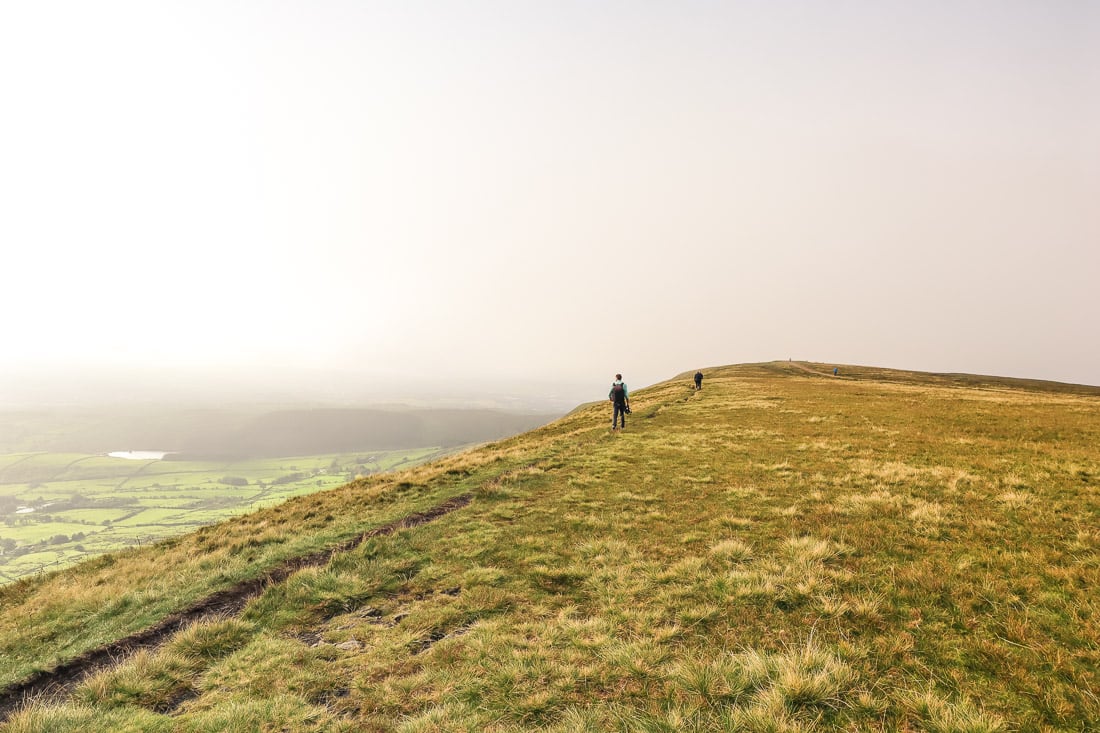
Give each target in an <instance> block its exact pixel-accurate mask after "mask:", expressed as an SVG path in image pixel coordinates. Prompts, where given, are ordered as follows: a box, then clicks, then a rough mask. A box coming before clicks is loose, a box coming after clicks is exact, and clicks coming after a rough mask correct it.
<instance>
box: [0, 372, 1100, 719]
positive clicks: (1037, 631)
mask: <svg viewBox="0 0 1100 733" xmlns="http://www.w3.org/2000/svg"><path fill="white" fill-rule="evenodd" d="M820 371H824V369H820ZM707 375H708V376H707V379H706V381H705V382H704V389H703V391H702V392H699V393H694V392H692V391H691V390H690V388H689V387H688V382H687V377H686V375H685V376H684V377H683V378H679V379H676V380H673V381H670V382H667V383H663V384H660V385H656V386H654V387H652V388H649V389H646V390H640V391H639V392H638V393H637V394H636V395H634V396H633V402H634V407H635V411H634V415H633V416H632V420H631V424H630V426H629V429H628V430H627V431H626V432H624V433H621V434H611V433H609V431H608V419H609V414H606V413H607V412H608V411H607V409H606V407H605V406H604V405H601V404H594V405H590V406H586V407H584V408H581V409H578V410H577V411H575V412H574V413H571V414H570V415H569V416H567V417H566V418H563V419H562V420H559V421H558V422H556V423H553V424H551V425H549V426H547V427H545V428H542V429H539V430H536V431H533V432H531V433H527V434H525V435H522V436H518V437H516V438H513V439H509V440H506V441H501V442H499V443H494V444H491V445H489V446H486V447H484V448H481V449H478V450H475V451H470V452H468V453H464V454H461V455H456V456H451V457H448V458H446V459H443V460H441V461H438V462H436V463H433V464H430V465H427V466H423V467H418V468H416V469H413V470H410V471H408V472H405V473H403V474H400V475H396V476H387V477H379V478H374V479H371V480H367V481H362V482H356V483H353V484H349V485H348V486H346V487H343V488H341V489H337V490H334V491H331V492H326V493H324V494H319V495H314V496H310V497H306V498H303V499H299V500H294V501H292V502H289V503H287V504H285V505H282V506H281V507H278V508H274V509H271V510H266V511H263V512H259V513H257V514H254V515H249V516H247V517H242V518H239V519H236V520H233V521H231V522H227V523H224V524H222V525H218V526H216V527H211V528H206V529H205V530H202V531H200V532H197V533H195V534H192V535H188V536H186V537H183V538H178V539H176V540H172V541H170V542H168V543H162V544H161V545H159V546H157V548H155V549H154V550H150V549H146V550H141V551H136V552H128V553H122V554H119V555H117V556H112V557H111V558H110V559H109V560H97V561H93V562H90V563H86V564H84V565H81V566H78V567H77V568H75V569H73V570H70V571H68V572H65V573H58V574H55V575H52V576H48V577H45V578H41V579H37V580H35V581H31V582H21V583H17V584H15V585H13V586H9V587H7V588H4V589H2V590H0V603H2V604H3V607H4V608H5V611H6V612H5V614H4V616H3V619H0V639H2V640H3V641H2V642H0V645H2V646H0V653H2V656H3V659H4V664H5V666H4V668H2V669H0V683H4V684H6V683H8V682H11V681H13V680H16V679H19V678H21V677H23V676H26V675H27V674H28V673H29V672H30V671H31V670H33V669H36V668H40V667H43V666H49V665H50V664H53V663H56V661H58V660H61V659H65V658H69V657H71V656H74V655H75V654H77V653H79V652H80V651H82V650H83V649H87V648H90V647H92V646H95V645H98V644H102V643H105V642H107V641H110V640H113V639H115V638H118V637H119V636H122V635H125V634H126V633H130V632H132V631H134V630H137V629H140V628H143V627H144V626H148V625H150V624H152V623H154V622H155V621H156V620H157V619H159V618H160V617H162V616H163V615H165V614H166V613H168V612H169V611H171V610H174V609H178V608H180V607H183V606H184V605H187V604H188V603H189V602H192V601H193V600H194V599H196V598H199V597H202V596H203V595H204V594H207V593H209V592H212V591H213V590H216V589H218V588H219V587H225V586H227V585H229V584H232V583H233V582H236V581H238V580H240V579H242V578H244V577H247V576H249V575H257V574H260V573H262V572H264V570H265V569H266V568H270V567H272V566H274V564H276V563H277V562H279V561H280V560H281V559H285V558H287V557H292V556H295V555H297V554H303V553H305V552H309V551H312V550H313V549H316V548H318V547H320V546H323V545H325V544H335V543H336V542H337V541H339V540H341V539H346V538H347V537H350V536H353V535H354V534H356V533H358V532H361V531H363V530H364V529H367V528H369V527H370V526H377V525H379V524H382V523H384V522H386V521H390V520H392V519H393V518H395V517H397V516H401V515H403V514H406V513H409V512H411V511H417V510H423V509H424V508H426V507H428V506H431V505H434V504H437V503H439V502H440V501H442V500H444V499H446V498H449V497H452V496H457V495H459V494H462V493H467V492H472V493H473V495H474V500H473V502H472V503H471V504H470V505H469V506H467V507H465V508H463V509H461V510H460V511H456V512H454V513H452V514H449V515H447V516H446V517H442V518H440V519H439V520H438V521H435V522H432V523H430V524H425V525H423V526H420V527H417V528H415V529H409V530H405V531H401V532H398V533H395V534H393V535H391V536H388V537H379V538H375V539H371V540H369V541H368V542H366V543H364V544H363V545H362V546H360V547H358V548H357V549H355V550H353V551H350V552H347V553H342V554H339V555H337V556H335V557H334V558H333V559H332V561H331V562H330V563H329V564H327V565H326V566H323V567H320V568H311V569H307V570H303V571H301V572H299V573H297V574H295V575H293V576H291V577H290V578H288V579H287V580H286V581H284V582H282V583H279V584H276V585H274V586H272V587H270V588H269V589H268V590H267V591H266V592H265V593H264V594H263V595H261V596H260V597H258V598H256V599H255V600H254V601H253V602H251V603H250V604H249V605H248V606H247V607H246V609H245V611H244V612H243V614H242V615H240V617H236V618H226V619H223V620H220V621H215V622H207V623H203V624H200V625H197V626H195V627H192V628H190V629H187V630H184V631H182V632H180V633H178V634H176V635H175V636H174V637H173V638H172V639H171V640H170V641H168V643H167V644H166V645H164V646H163V647H162V648H159V649H157V650H152V651H147V652H141V653H139V654H137V655H136V656H134V657H132V658H130V659H129V660H127V661H125V662H123V663H121V664H119V665H117V666H116V667H114V668H112V669H108V670H105V671H103V672H101V673H99V674H96V675H94V676H92V677H91V678H89V679H87V680H85V681H84V682H83V683H82V684H81V685H80V686H79V687H78V688H77V689H76V691H75V693H74V694H73V696H72V697H71V699H70V700H68V701H67V702H64V703H62V704H57V705H52V706H51V705H41V706H32V707H31V708H29V709H28V710H26V711H24V712H22V713H19V714H17V715H16V716H15V717H13V718H12V719H11V720H10V721H9V723H8V726H7V727H8V728H9V729H10V730H12V731H46V730H49V731H70V730H71V731H77V730H81V731H91V730H104V731H106V730H112V731H119V730H135V731H138V730H140V731H157V730H163V731H215V730H218V731H221V730H240V731H246V730H263V729H270V730H282V729H294V730H346V731H352V730H376V731H407V732H409V733H412V732H416V731H431V730H448V731H451V730H470V731H480V730H494V731H513V730H515V731H518V730H531V729H545V730H560V731H573V730H629V731H634V730H638V731H649V730H652V731H657V730H669V731H672V730H749V731H753V730H759V731H809V730H928V731H955V730H968V731H993V730H1081V731H1085V730H1090V729H1095V728H1096V727H1097V726H1098V725H1100V701H1098V699H1097V697H1096V694H1095V693H1094V692H1093V690H1096V689H1100V671H1098V670H1100V615H1098V613H1097V612H1098V611H1100V609H1098V605H1100V602H1098V600H1097V598H1096V593H1095V589H1096V588H1097V587H1100V530H1098V529H1097V527H1098V526H1100V521H1098V520H1100V395H1097V394H1093V393H1090V391H1089V390H1087V389H1080V390H1070V391H1064V390H1061V391H1060V390H1054V389H1044V388H1043V386H1042V385H1037V384H1018V385H1017V384H1014V383H1005V382H1004V381H1003V380H1002V381H994V380H990V381H983V380H981V379H980V378H970V379H966V380H962V379H961V378H960V377H958V376H957V375H944V376H934V375H921V374H916V373H902V372H890V371H888V370H871V369H860V368H857V367H849V368H845V369H844V370H843V373H842V375H841V378H836V379H834V378H831V377H822V376H818V375H815V374H813V373H810V372H807V371H805V370H804V369H802V368H798V367H797V366H796V365H790V364H785V363H776V364H764V365H744V366H736V367H726V368H721V369H715V370H707Z"/></svg>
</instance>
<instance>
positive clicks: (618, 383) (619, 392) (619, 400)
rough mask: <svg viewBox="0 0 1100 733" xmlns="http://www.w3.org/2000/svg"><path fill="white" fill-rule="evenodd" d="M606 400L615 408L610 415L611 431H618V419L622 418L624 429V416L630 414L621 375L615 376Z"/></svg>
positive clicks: (627, 397) (624, 384)
mask: <svg viewBox="0 0 1100 733" xmlns="http://www.w3.org/2000/svg"><path fill="white" fill-rule="evenodd" d="M607 399H609V400H611V404H613V405H614V406H615V409H614V411H613V412H612V414H611V429H612V430H618V429H619V417H620V416H622V421H623V428H626V416H627V415H629V414H630V394H629V393H628V392H627V391H626V382H624V381H623V375H622V374H616V375H615V381H614V382H612V383H611V391H610V392H608V393H607Z"/></svg>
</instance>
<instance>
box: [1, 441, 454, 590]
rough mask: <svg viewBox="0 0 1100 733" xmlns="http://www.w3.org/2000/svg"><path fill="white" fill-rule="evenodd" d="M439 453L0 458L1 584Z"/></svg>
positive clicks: (30, 455)
mask: <svg viewBox="0 0 1100 733" xmlns="http://www.w3.org/2000/svg"><path fill="white" fill-rule="evenodd" d="M440 454H441V451H440V449H439V448H422V449H416V450H402V451H361V452H359V453H354V454H330V455H322V456H298V457H293V458H278V459H264V460H249V461H222V462H208V463H203V462H195V461H173V460H129V459H124V458H110V457H107V456H103V455H85V454H79V453H46V452H41V453H21V454H7V455H0V583H5V582H10V581H12V580H16V579H18V578H21V577H25V576H28V575H31V574H34V573H38V572H41V571H43V570H53V569H57V568H62V567H66V566H68V565H72V564H73V563H75V562H78V561H80V560H81V559H84V558H86V557H89V556H94V555H99V554H102V553H106V552H112V551H114V550H120V549H123V548H126V547H130V546H134V545H144V544H149V543H152V542H156V541H157V540H160V539H164V538H166V537H170V536H172V535H176V534H179V533H181V532H186V531H189V530H192V529H195V528H197V527H200V526H203V525H207V524H212V523H215V522H219V521H222V520H224V519H227V518H229V517H232V516H236V515H238V514H242V513H244V512H249V511H254V510H256V509H260V508H262V507H269V506H274V505H277V504H280V503H282V502H284V501H286V500H287V499H289V498H290V497H293V496H301V495H303V494H309V493H312V492H315V491H321V490H323V489H326V488H332V487H334V486H340V485H341V484H344V483H347V482H348V481H349V480H352V479H354V478H355V477H356V476H365V475H369V474H371V473H377V472H379V471H388V470H392V469H394V468H401V467H407V466H411V465H415V464H417V463H419V462H422V461H424V460H427V459H429V458H432V457H436V456H439V455H440Z"/></svg>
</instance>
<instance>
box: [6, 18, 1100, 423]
mask: <svg viewBox="0 0 1100 733" xmlns="http://www.w3.org/2000/svg"><path fill="white" fill-rule="evenodd" d="M0 89H2V90H3V114H2V115H0V247H2V250H0V251H2V263H3V265H2V273H3V277H2V281H0V282H2V287H0V313H2V314H3V328H2V330H0V402H2V401H3V400H4V399H5V397H7V398H9V399H10V398H11V397H12V394H11V392H12V390H18V389H21V388H23V387H22V386H21V385H25V384H28V382H27V381H26V379H27V376H26V375H28V374H31V375H34V376H35V378H37V379H38V382H35V384H38V385H39V386H41V384H45V383H46V382H45V381H43V380H47V381H48V377H49V375H54V374H56V375H62V376H59V377H58V379H60V380H64V379H65V377H64V376H63V375H65V374H72V373H85V374H98V375H104V374H112V373H115V374H119V375H128V374H155V373H164V374H168V373H177V372H178V373H181V374H189V373H200V372H201V373H204V374H218V373H223V372H224V373H232V374H233V375H235V376H234V379H236V380H238V382H240V383H241V384H242V385H244V384H247V383H248V382H249V381H250V380H249V378H248V377H247V376H241V375H248V374H249V373H254V374H255V375H256V378H255V381H256V382H257V383H259V382H263V383H265V384H267V383H268V382H270V383H271V384H276V383H277V382H278V381H279V378H280V375H288V376H287V377H286V379H287V381H286V384H287V385H291V384H299V383H303V384H304V383H308V382H310V380H313V382H314V386H316V383H317V382H318V381H320V382H325V381H326V380H328V384H329V386H330V387H331V388H332V389H333V390H338V389H343V388H344V385H350V384H355V383H357V380H361V381H359V382H358V384H359V388H360V391H362V392H363V393H364V394H366V393H369V392H371V391H372V389H373V390H375V391H378V392H379V393H381V392H384V390H383V389H382V387H381V385H385V384H386V383H396V382H400V384H401V385H402V388H407V389H411V390H413V391H415V389H416V387H415V385H416V384H417V382H418V380H423V381H424V382H429V381H430V383H431V384H432V385H433V390H434V389H438V390H440V394H442V393H445V392H447V390H448V389H450V388H453V389H454V391H455V392H456V393H458V392H464V393H471V394H473V393H476V392H478V391H479V390H484V391H494V389H495V390H496V391H508V390H511V391H512V392H515V393H522V391H523V390H524V389H538V390H546V391H547V392H548V393H550V392H553V393H554V394H555V395H556V396H555V399H559V398H560V399H561V400H562V402H563V403H569V402H578V401H582V400H587V399H599V398H600V397H601V396H602V395H601V391H603V392H606V389H607V387H606V384H607V383H608V382H609V381H610V379H611V378H612V376H613V375H614V374H615V373H616V372H622V373H623V374H624V376H625V377H626V379H627V381H628V383H630V384H631V385H632V386H642V385H645V384H650V383H653V382H656V381H659V380H663V379H667V378H670V377H672V376H674V375H676V374H678V373H680V372H685V371H694V370H695V369H697V368H705V367H707V366H715V365H720V364H731V363H740V362H756V361H768V360H773V359H787V358H789V357H790V358H794V359H806V360H814V361H821V362H827V363H838V364H867V365H876V366H886V367H896V368H903V369H916V370H933V371H951V372H970V373H978V374H995V375H1005V376H1019V377H1030V378H1036V379H1051V380H1058V381H1065V382H1078V383H1085V384H1100V341H1098V340H1097V339H1096V337H1095V332H1096V322H1097V316H1098V314H1100V308H1098V306H1097V282H1098V280H1100V213H1098V212H1100V206H1097V201H1100V3H1088V2H1074V1H1071V0H1061V1H1058V0H1056V1H1054V2H1045V3H1035V2H1011V1H1010V2H975V3H963V4H960V3H948V2H931V3H927V2H920V3H915V2H910V3H901V2H879V1H877V0H876V1H871V0H867V1H864V2H852V3H843V4H841V3H829V2H794V3H756V2H752V3H750V2H729V3H713V2H694V1H690V0H689V1H688V2H660V3H653V2H650V3H621V2H603V3H589V2H542V3H534V2H511V1H508V2H476V1H475V2H469V3H448V2H426V3H408V2H392V3H391V2H386V3H382V2H350V1H349V2H336V1H333V2H259V1H244V2H234V3H225V2H143V1H140V0H134V1H133V2H116V1H113V0H106V1H105V2H97V3H86V2H31V3H15V2H12V3H5V4H4V5H3V6H2V7H0ZM295 375H296V376H295ZM326 375H328V376H326ZM295 379H297V380H299V382H294V380H295ZM20 380H23V381H20ZM5 382H6V384H5ZM233 383H237V382H233ZM587 384H591V388H590V391H589V388H587V387H586V386H585V385H587ZM242 389H243V387H242ZM5 393H7V394H5Z"/></svg>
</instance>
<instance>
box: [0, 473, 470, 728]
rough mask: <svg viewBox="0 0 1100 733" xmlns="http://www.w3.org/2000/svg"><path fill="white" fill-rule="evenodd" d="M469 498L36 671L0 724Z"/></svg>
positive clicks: (18, 688)
mask: <svg viewBox="0 0 1100 733" xmlns="http://www.w3.org/2000/svg"><path fill="white" fill-rule="evenodd" d="M472 500H473V494H470V493H465V494H460V495H459V496H455V497H452V498H450V499H448V500H447V501H445V502H443V503H442V504H438V505H436V506H434V507H432V508H430V509H426V510H425V511H422V512H413V513H412V514H407V515H405V516H404V517H401V518H400V519H395V520H393V521H392V522H387V523H386V524H383V525H381V526H378V527H375V528H374V529H371V530H367V531H366V532H363V533H362V534H360V535H357V536H356V537H353V538H351V539H349V540H345V541H344V542H342V543H340V544H338V545H336V546H335V547H331V548H327V549H324V550H318V551H316V552H312V553H310V554H308V555H302V556H299V557H295V558H290V559H289V560H286V561H285V562H283V563H282V564H281V565H279V566H278V567H275V568H273V569H272V570H270V571H269V572H267V573H266V574H264V575H263V576H261V577H259V578H253V579H251V580H244V581H241V582H239V583H236V584H234V585H232V586H230V587H229V588H225V589H223V590H220V591H218V592H216V593H212V594H210V595H209V596H207V597H206V598H203V599H201V600H199V601H196V602H195V603H193V604H192V605H191V606H189V607H188V608H186V609H184V610H182V611H177V612H176V613H173V614H171V615H169V616H167V617H166V618H165V619H164V620H163V621H161V622H160V623H158V624H155V625H154V626H151V627H149V628H147V629H145V630H143V631H138V632H136V633H133V634H130V635H129V636H126V637H124V638H122V639H119V640H118V641H115V642H113V643H111V644H107V645H106V646H102V647H99V648H98V649H92V650H89V651H86V652H84V653H83V654H80V655H79V656H77V657H75V658H74V659H72V660H70V661H68V662H65V663H63V664H60V665H58V666H56V667H54V668H53V669H49V670H42V671H40V672H36V673H35V674H33V675H31V676H30V677H28V678H27V679H25V680H23V681H22V682H16V683H14V684H11V685H8V686H7V687H6V688H4V689H2V690H0V723H2V722H4V721H5V720H7V718H8V717H9V716H10V715H11V714H12V713H14V712H16V711H18V709H19V708H21V707H22V706H23V705H25V704H26V703H28V702H31V701H33V700H36V699H38V698H41V697H45V696H60V695H63V694H64V693H65V692H66V691H67V690H68V689H69V688H71V687H72V686H73V685H75V684H76V683H77V682H79V681H80V680H81V679H83V678H84V677H85V676H87V675H88V674H89V673H91V672H94V671H98V670H100V669H102V668H104V667H108V666H110V665H112V664H116V663H118V662H120V661H122V660H123V659H125V658H126V657H128V656H130V655H131V654H133V653H135V652H137V651H139V650H141V649H147V648H150V647H155V646H157V645H159V644H160V643H162V642H163V641H164V640H165V639H166V638H167V637H168V636H170V635H172V634H174V633H176V632H177V631H179V630H180V629H182V628H184V627H185V626H187V625H189V624H191V623H194V622H196V621H202V620H204V619H207V618H212V617H226V616H233V615H237V614H239V613H240V612H241V611H243V610H244V607H245V605H246V604H247V603H248V601H249V600H251V599H252V598H255V597H256V596H258V595H259V594H260V593H262V592H263V591H264V590H265V589H266V588H268V587H270V586H272V585H275V584H276V583H281V582H282V581H284V580H286V579H287V578H288V577H290V576H291V575H293V574H294V573H296V572H297V571H299V570H302V569H304V568H308V567H317V566H319V565H323V564H325V563H326V562H328V561H329V560H330V559H331V558H332V557H333V556H335V555H337V554H340V553H343V552H349V551H351V550H354V549H355V548H356V547H358V546H359V545H361V544H362V543H363V542H366V541H367V540H369V539H371V538H372V537H383V536H386V535H391V534H393V533H394V532H397V531H399V530H402V529H409V528H411V527H417V526H419V525H422V524H426V523H428V522H431V521H434V520H436V519H439V518H440V517H442V516H445V515H447V514H450V513H451V512H453V511H455V510H457V509H461V508H462V507H464V506H466V505H468V504H469V503H470V502H471V501H472Z"/></svg>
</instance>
